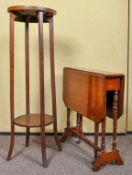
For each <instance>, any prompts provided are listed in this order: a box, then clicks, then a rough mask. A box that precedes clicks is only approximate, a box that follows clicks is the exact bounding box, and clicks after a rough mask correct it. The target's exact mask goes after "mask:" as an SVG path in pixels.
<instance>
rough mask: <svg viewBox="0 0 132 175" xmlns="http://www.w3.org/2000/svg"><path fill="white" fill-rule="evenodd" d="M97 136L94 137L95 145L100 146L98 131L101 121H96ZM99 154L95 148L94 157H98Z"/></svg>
mask: <svg viewBox="0 0 132 175" xmlns="http://www.w3.org/2000/svg"><path fill="white" fill-rule="evenodd" d="M94 127H95V137H94V144H95V147H98V132H99V123H96V122H95V126H94ZM97 156H98V151H97V150H96V149H95V150H94V158H95V159H96V158H97Z"/></svg>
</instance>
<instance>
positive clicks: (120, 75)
mask: <svg viewBox="0 0 132 175" xmlns="http://www.w3.org/2000/svg"><path fill="white" fill-rule="evenodd" d="M64 69H73V70H77V71H83V72H88V73H92V74H100V75H104V76H106V77H124V74H122V73H115V72H109V71H100V70H95V69H86V68H81V67H65V68H64Z"/></svg>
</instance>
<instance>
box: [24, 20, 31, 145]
mask: <svg viewBox="0 0 132 175" xmlns="http://www.w3.org/2000/svg"><path fill="white" fill-rule="evenodd" d="M28 18H29V17H27V21H26V23H25V67H26V71H25V80H26V114H27V115H28V114H29V113H30V85H29V23H28ZM29 134H30V128H29V127H27V128H26V143H25V145H26V146H29Z"/></svg>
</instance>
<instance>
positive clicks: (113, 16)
mask: <svg viewBox="0 0 132 175" xmlns="http://www.w3.org/2000/svg"><path fill="white" fill-rule="evenodd" d="M12 5H38V6H46V7H50V8H54V9H56V10H57V12H58V13H57V16H55V59H56V61H55V64H56V85H57V110H58V129H59V132H62V131H63V128H64V127H65V124H66V109H65V106H64V104H63V101H62V70H63V67H64V66H72V67H74V66H75V67H84V68H91V69H92V68H93V69H98V70H99V69H100V70H106V71H114V72H122V73H124V74H125V75H126V73H127V0H72V1H70V0H65V1H64V0H61V1H59V0H48V1H44V0H28V1H27V0H19V1H18V0H6V1H5V0H0V7H1V8H0V131H1V132H2V131H3V132H6V131H10V112H9V51H8V50H9V14H8V13H7V7H8V6H12ZM37 29H38V28H37V25H33V24H32V25H31V34H30V41H31V44H30V58H31V74H32V78H31V87H32V90H31V109H32V112H37V111H38V109H39V104H38V102H39V97H38V85H37V84H38V50H37V48H38V46H37V45H38V39H37V36H38V34H37ZM45 34H46V36H45V44H46V50H48V26H47V25H46V26H45ZM15 42H16V47H15V51H16V57H15V59H16V74H15V79H16V82H15V107H16V108H15V109H16V110H15V114H16V116H17V115H21V114H23V113H25V104H24V102H25V84H24V75H25V72H24V25H23V24H20V23H18V24H16V36H15ZM45 56H46V67H45V69H46V82H45V83H46V111H47V112H49V113H50V112H51V100H50V90H49V87H50V80H49V73H48V71H49V69H48V65H49V62H48V56H49V54H48V51H46V53H45ZM73 115H74V113H73ZM111 122H112V121H110V120H108V124H107V128H108V131H111V126H112V125H111ZM73 123H74V122H73ZM87 124H88V125H87ZM125 126H126V117H125V114H124V116H123V117H122V118H121V119H120V121H119V128H118V131H119V132H124V131H125ZM84 128H85V131H88V132H91V131H93V124H92V122H90V121H89V122H85V125H84ZM16 131H25V130H24V129H22V128H17V130H16ZM33 131H37V130H36V129H34V130H33ZM47 131H52V127H48V128H47Z"/></svg>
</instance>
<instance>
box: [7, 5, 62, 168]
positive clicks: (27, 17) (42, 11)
mask: <svg viewBox="0 0 132 175" xmlns="http://www.w3.org/2000/svg"><path fill="white" fill-rule="evenodd" d="M8 12H9V13H10V110H11V143H10V149H9V153H8V156H7V160H10V159H11V155H12V152H13V147H14V132H15V129H14V127H15V125H18V126H22V127H26V128H27V131H26V146H28V145H29V134H30V128H31V127H40V128H41V152H42V161H43V166H44V167H46V166H47V165H48V163H47V156H46V143H45V126H47V125H50V124H53V129H54V137H55V141H56V144H57V146H58V149H59V150H61V146H60V143H59V139H58V135H57V114H56V112H57V111H56V89H55V67H54V29H53V16H54V15H55V14H56V11H55V10H53V9H49V8H43V7H36V6H12V7H9V8H8ZM15 21H18V22H23V23H25V69H26V70H25V72H26V73H25V81H26V114H24V115H21V116H18V117H16V118H15V116H14V22H15ZM29 23H38V32H39V35H38V37H39V83H40V114H32V113H31V111H30V83H29V82H30V81H29V80H30V71H29V70H30V65H29ZM43 23H49V43H50V70H51V93H52V115H49V114H45V95H44V44H43Z"/></svg>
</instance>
